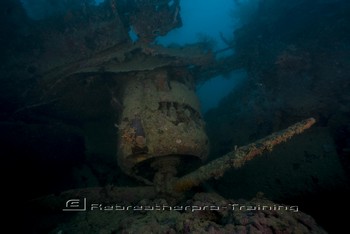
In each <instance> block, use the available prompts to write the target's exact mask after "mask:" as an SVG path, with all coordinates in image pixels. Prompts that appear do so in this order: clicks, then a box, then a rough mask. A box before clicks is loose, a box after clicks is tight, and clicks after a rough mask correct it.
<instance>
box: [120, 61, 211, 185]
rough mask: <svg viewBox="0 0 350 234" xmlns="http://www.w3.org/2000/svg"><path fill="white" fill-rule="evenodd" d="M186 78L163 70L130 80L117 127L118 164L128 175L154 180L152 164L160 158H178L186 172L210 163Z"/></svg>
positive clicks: (199, 118)
mask: <svg viewBox="0 0 350 234" xmlns="http://www.w3.org/2000/svg"><path fill="white" fill-rule="evenodd" d="M182 75H183V74H182ZM188 79H189V77H188V76H185V77H181V75H179V76H176V77H175V76H174V75H172V76H171V75H169V74H168V71H167V69H165V68H162V69H157V70H155V71H151V72H140V73H138V74H137V75H134V76H133V77H130V79H129V80H128V82H127V84H126V86H125V89H124V95H123V112H122V115H121V121H120V124H119V133H120V134H119V147H118V163H119V166H120V167H121V168H122V170H123V171H124V172H125V173H127V174H129V175H132V176H137V177H145V178H148V179H150V178H151V177H152V175H154V172H152V169H151V168H152V167H150V166H149V165H150V164H151V163H152V162H153V161H154V160H156V159H157V158H160V157H174V155H175V156H176V157H179V158H180V161H181V162H182V164H180V167H182V168H183V167H184V166H183V165H184V162H185V164H187V163H188V162H191V163H192V160H193V161H203V160H205V159H206V157H207V155H208V151H209V144H208V138H207V135H206V133H205V123H204V121H203V120H202V116H201V114H200V105H199V100H198V97H197V96H196V93H195V90H194V88H193V87H191V82H190V81H189V80H188ZM181 165H182V166H181Z"/></svg>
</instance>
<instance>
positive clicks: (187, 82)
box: [28, 0, 315, 210]
mask: <svg viewBox="0 0 350 234" xmlns="http://www.w3.org/2000/svg"><path fill="white" fill-rule="evenodd" d="M121 2H122V1H121ZM170 2H172V4H169V1H167V0H157V1H156V0H154V1H134V3H135V4H136V5H135V6H134V8H133V10H131V11H130V12H128V14H129V15H130V17H128V18H127V20H126V18H125V13H121V12H122V9H120V10H119V9H118V7H119V8H121V6H118V4H117V1H106V2H105V4H104V5H101V6H99V7H96V12H90V14H91V17H92V18H94V19H96V21H95V22H91V21H90V23H88V24H89V25H82V27H80V28H77V26H76V24H75V22H74V17H73V16H74V14H73V15H70V18H69V20H71V21H72V24H71V26H67V27H68V28H67V30H66V31H64V32H54V31H51V34H46V39H47V41H46V45H47V47H46V49H47V51H46V53H45V54H43V55H42V57H40V59H38V62H37V64H35V65H36V66H37V67H39V68H41V72H42V78H41V80H40V84H41V85H42V90H43V92H44V99H43V100H44V101H43V103H44V104H45V103H49V102H50V101H45V100H54V102H55V103H56V105H57V106H60V107H64V106H69V102H70V101H69V100H68V101H67V100H66V99H64V100H60V99H59V98H58V97H59V95H60V92H62V90H65V89H66V88H67V86H69V85H71V82H72V80H74V77H87V78H86V79H87V82H88V83H89V85H93V84H94V79H97V78H96V77H97V76H98V75H101V74H112V79H113V80H115V81H116V83H117V84H118V86H119V85H120V84H122V85H121V86H122V87H123V92H121V93H122V94H121V95H120V96H121V97H117V96H116V95H115V94H116V93H117V92H119V90H120V87H116V86H117V85H116V86H115V87H109V89H110V90H111V94H112V95H111V103H112V104H114V105H115V106H117V109H118V108H119V109H118V110H119V111H120V112H121V114H120V121H119V123H118V125H117V127H118V129H119V140H118V144H119V147H118V163H119V166H120V167H121V169H122V170H123V171H124V172H125V173H127V174H128V175H130V176H133V177H135V178H137V179H139V180H141V181H143V182H145V184H146V185H147V186H144V187H135V188H129V187H125V188H121V187H114V186H110V187H104V188H103V187H94V188H79V189H73V190H69V191H65V192H62V193H61V194H59V195H50V196H46V197H42V198H39V199H36V200H35V203H37V204H40V205H41V206H43V207H46V208H48V209H53V210H57V209H60V208H62V204H64V202H65V201H67V200H68V199H70V198H72V197H74V198H79V197H88V198H90V199H92V200H94V199H95V200H101V199H107V200H108V201H110V202H117V201H129V202H135V201H139V200H142V199H145V198H149V199H151V198H155V197H166V198H167V199H172V198H173V199H175V200H176V199H177V198H178V197H181V195H182V194H183V193H184V192H185V191H188V190H190V189H191V188H193V187H195V186H198V185H200V184H201V183H203V182H205V181H207V180H209V179H212V178H215V179H218V178H219V177H221V176H222V175H223V174H224V172H225V171H227V170H229V169H232V168H234V169H236V168H239V167H241V166H243V165H244V164H245V163H246V162H247V161H249V160H252V159H253V158H255V157H256V156H258V155H261V154H262V153H263V152H265V151H271V150H272V149H273V147H274V146H276V145H278V144H280V143H283V142H285V141H287V140H288V139H290V138H291V137H293V136H294V135H296V134H300V133H302V132H303V131H304V130H306V129H308V128H310V127H311V126H312V125H313V124H314V123H315V119H313V118H310V119H306V120H304V121H301V122H299V123H296V124H295V125H292V126H290V127H289V128H287V129H285V130H282V131H280V132H276V133H273V134H271V135H270V136H268V137H265V138H263V139H261V140H258V141H256V142H254V143H251V144H249V145H246V146H242V147H238V148H237V149H235V150H234V151H232V152H230V153H228V154H226V155H224V156H222V157H220V158H218V159H216V160H214V161H211V162H210V163H208V164H207V165H204V166H201V167H199V168H198V169H196V170H194V171H192V172H190V173H189V174H188V172H189V171H190V170H193V168H187V167H188V165H192V164H193V165H198V164H195V163H196V161H199V162H202V161H204V160H205V159H206V157H207V155H208V151H209V146H208V139H207V136H206V134H205V131H204V121H203V120H202V117H201V114H200V109H199V108H200V107H199V102H198V99H197V97H196V94H195V91H194V84H195V83H196V82H198V80H200V79H203V77H206V76H208V77H209V76H211V75H212V74H214V73H216V74H219V73H220V72H222V70H223V69H224V68H223V66H225V68H226V69H227V64H230V63H232V62H230V61H232V58H230V57H229V58H226V60H225V59H223V60H215V59H214V56H213V52H211V51H210V50H208V49H207V48H205V46H203V43H198V44H194V45H188V46H184V47H169V48H165V47H162V46H160V45H154V44H150V43H149V42H151V41H153V40H154V39H155V37H156V36H158V35H164V34H166V33H167V32H168V31H170V30H172V29H173V28H176V27H179V26H180V25H181V18H180V14H179V9H180V6H179V1H170ZM106 12H107V13H108V14H107V13H106ZM97 16H99V17H97ZM67 20H68V19H67ZM68 25H69V24H68ZM72 25H73V26H72ZM87 26H88V27H87ZM130 27H133V29H134V31H135V32H136V33H137V34H138V36H139V40H138V41H137V42H132V41H131V40H130V38H129V37H128V34H127V31H128V30H127V29H128V28H130ZM72 28H75V29H74V30H73V31H72ZM91 35H96V38H97V39H96V38H95V40H94V41H93V42H91V41H90V39H89V38H90V36H91ZM87 37H88V39H87ZM82 38H85V39H82ZM58 39H62V41H61V43H56V44H52V41H57V40H58ZM72 40H73V41H72ZM72 43H73V44H72ZM91 44H93V46H91ZM72 48H73V49H72ZM77 50H79V51H80V53H77ZM57 51H65V52H64V53H57ZM231 69H232V70H233V69H235V66H232V67H231ZM224 70H225V69H224ZM198 77H200V78H198ZM73 92H74V91H73ZM119 93H120V92H119ZM120 100H122V101H120ZM121 102H122V104H121ZM67 103H68V104H67ZM121 106H123V108H122V110H121ZM28 108H30V107H28ZM179 172H180V173H179ZM177 174H182V176H181V177H180V178H177V177H176V175H177Z"/></svg>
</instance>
